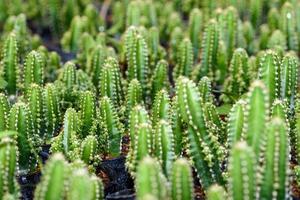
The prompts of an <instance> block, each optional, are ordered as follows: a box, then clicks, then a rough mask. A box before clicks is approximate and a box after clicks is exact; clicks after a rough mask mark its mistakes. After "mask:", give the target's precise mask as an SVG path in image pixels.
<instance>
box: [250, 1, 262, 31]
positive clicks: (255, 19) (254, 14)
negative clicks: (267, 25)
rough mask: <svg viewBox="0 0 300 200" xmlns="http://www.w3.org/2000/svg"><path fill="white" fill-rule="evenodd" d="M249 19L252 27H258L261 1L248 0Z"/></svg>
mask: <svg viewBox="0 0 300 200" xmlns="http://www.w3.org/2000/svg"><path fill="white" fill-rule="evenodd" d="M249 4H250V5H249V6H250V8H249V9H250V21H251V23H252V25H253V26H254V27H258V25H259V24H260V22H261V16H262V9H263V2H261V1H257V0H250V2H249Z"/></svg>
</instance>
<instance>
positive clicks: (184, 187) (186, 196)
mask: <svg viewBox="0 0 300 200" xmlns="http://www.w3.org/2000/svg"><path fill="white" fill-rule="evenodd" d="M193 190H194V188H193V178H192V171H191V167H190V165H189V163H188V161H187V160H186V159H184V158H179V159H177V160H176V161H175V162H174V164H173V167H172V173H171V192H172V200H192V199H194V192H193Z"/></svg>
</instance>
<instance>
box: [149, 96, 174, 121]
mask: <svg viewBox="0 0 300 200" xmlns="http://www.w3.org/2000/svg"><path fill="white" fill-rule="evenodd" d="M170 107H171V105H170V98H169V94H168V93H167V92H166V91H165V90H161V91H159V92H158V93H157V94H156V96H155V100H154V103H153V106H152V126H153V127H156V124H157V122H158V121H159V120H161V119H164V120H167V121H168V120H170V119H171V116H170V114H171V108H170Z"/></svg>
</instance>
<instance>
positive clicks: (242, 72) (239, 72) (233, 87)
mask: <svg viewBox="0 0 300 200" xmlns="http://www.w3.org/2000/svg"><path fill="white" fill-rule="evenodd" d="M229 74H230V75H229V77H228V79H227V80H226V82H225V85H224V88H225V92H226V93H228V94H229V95H230V96H231V97H232V98H234V99H237V98H238V97H239V96H240V95H242V94H243V93H244V92H245V91H246V90H247V89H248V87H249V82H250V80H249V64H248V55H247V52H246V51H245V50H244V49H240V48H239V49H236V50H235V51H234V53H233V56H232V59H231V61H230V65H229Z"/></svg>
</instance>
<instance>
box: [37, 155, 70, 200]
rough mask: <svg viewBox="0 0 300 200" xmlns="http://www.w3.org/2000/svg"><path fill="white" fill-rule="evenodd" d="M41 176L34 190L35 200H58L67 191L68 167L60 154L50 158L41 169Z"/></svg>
mask: <svg viewBox="0 0 300 200" xmlns="http://www.w3.org/2000/svg"><path fill="white" fill-rule="evenodd" d="M42 173H43V176H42V178H41V181H40V183H39V184H38V185H37V188H36V190H35V193H34V194H35V195H34V199H35V200H48V199H52V200H60V199H63V198H64V197H65V193H66V191H67V188H66V185H67V182H68V178H69V174H70V170H69V165H68V163H67V162H66V160H65V159H64V157H63V155H62V154H60V153H57V154H54V155H52V156H51V158H50V159H49V161H47V163H46V165H45V167H44V168H43V172H42Z"/></svg>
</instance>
